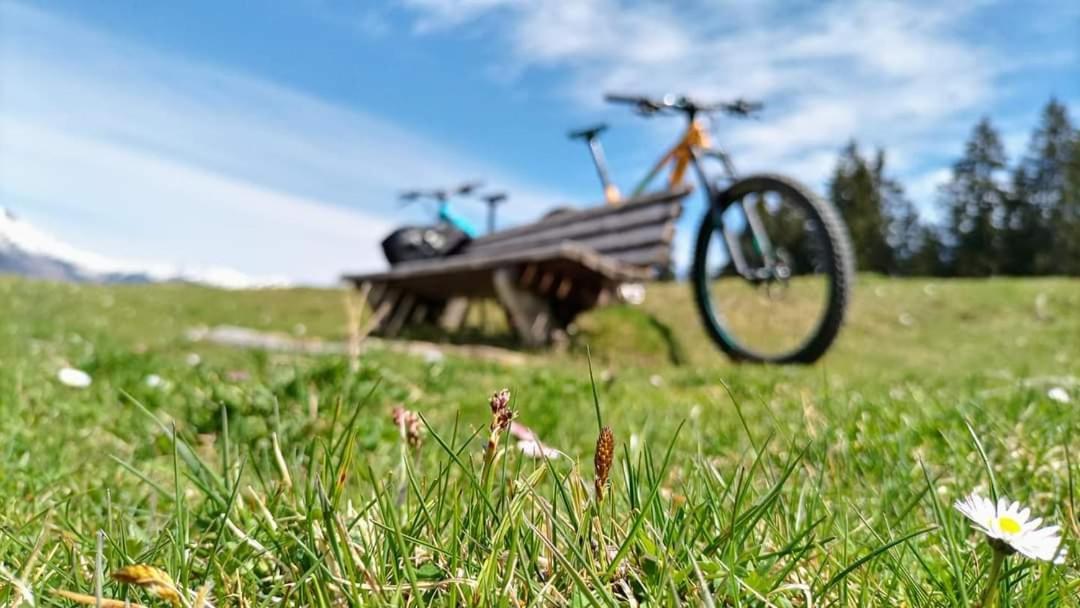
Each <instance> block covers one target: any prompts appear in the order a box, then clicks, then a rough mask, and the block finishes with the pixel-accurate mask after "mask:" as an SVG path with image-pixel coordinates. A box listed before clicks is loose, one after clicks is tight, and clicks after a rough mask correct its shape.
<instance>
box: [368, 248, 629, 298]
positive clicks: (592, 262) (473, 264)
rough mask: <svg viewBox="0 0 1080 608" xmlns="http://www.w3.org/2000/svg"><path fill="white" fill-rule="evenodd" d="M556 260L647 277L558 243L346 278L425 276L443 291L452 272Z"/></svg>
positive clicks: (621, 276)
mask: <svg viewBox="0 0 1080 608" xmlns="http://www.w3.org/2000/svg"><path fill="white" fill-rule="evenodd" d="M639 257H640V256H639ZM556 259H567V260H570V261H572V262H576V263H578V264H580V265H582V266H584V267H586V268H589V269H590V270H592V271H594V272H596V273H598V274H601V275H603V276H605V277H606V278H609V279H612V280H626V281H631V280H643V279H648V278H649V276H650V273H649V272H648V271H647V270H645V269H642V268H635V267H633V266H631V265H628V264H624V263H620V262H619V261H618V260H615V259H613V258H611V257H606V256H603V255H600V254H598V253H596V252H595V251H593V250H592V249H590V248H588V247H585V246H583V245H581V244H578V243H558V244H556V245H548V246H544V247H537V248H536V249H529V250H525V251H518V252H514V253H507V254H502V255H499V256H495V257H486V258H474V257H469V256H455V257H450V258H442V259H437V260H422V261H417V262H410V263H407V264H399V265H398V266H397V267H395V268H394V269H393V270H390V271H388V272H381V273H374V274H369V275H355V276H351V277H348V278H349V279H350V280H353V279H358V278H363V279H366V280H370V281H388V282H389V281H394V282H395V283H400V282H401V281H402V280H403V279H410V278H420V277H426V278H433V279H434V281H435V283H433V287H435V288H441V289H442V290H444V291H445V290H446V288H447V286H448V285H452V284H453V283H452V280H453V276H454V274H455V273H461V272H468V271H479V270H491V269H494V268H499V267H504V266H516V265H519V264H529V263H541V262H548V261H551V260H556Z"/></svg>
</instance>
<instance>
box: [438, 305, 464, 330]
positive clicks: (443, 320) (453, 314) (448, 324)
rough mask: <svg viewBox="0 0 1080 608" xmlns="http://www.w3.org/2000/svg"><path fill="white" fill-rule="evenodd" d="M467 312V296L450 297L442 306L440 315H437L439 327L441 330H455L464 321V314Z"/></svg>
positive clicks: (459, 327) (458, 328)
mask: <svg viewBox="0 0 1080 608" xmlns="http://www.w3.org/2000/svg"><path fill="white" fill-rule="evenodd" d="M468 313H469V299H468V298H460V297H459V298H450V299H449V300H448V301H447V302H446V306H445V307H443V313H442V316H441V317H439V327H441V328H442V329H443V331H448V332H451V333H452V332H456V331H458V330H460V329H461V325H462V324H463V323H465V316H466V315H468Z"/></svg>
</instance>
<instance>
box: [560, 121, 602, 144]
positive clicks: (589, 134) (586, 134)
mask: <svg viewBox="0 0 1080 608" xmlns="http://www.w3.org/2000/svg"><path fill="white" fill-rule="evenodd" d="M606 130H607V125H606V124H603V123H600V124H598V125H593V126H591V127H586V128H584V129H578V130H577V131H570V132H569V133H567V134H566V135H567V137H569V138H570V139H584V140H585V141H589V140H592V139H595V138H596V136H597V135H599V134H601V133H603V132H604V131H606Z"/></svg>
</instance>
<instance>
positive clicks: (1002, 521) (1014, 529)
mask: <svg viewBox="0 0 1080 608" xmlns="http://www.w3.org/2000/svg"><path fill="white" fill-rule="evenodd" d="M998 528H1001V531H1002V532H1005V533H1006V534H1016V533H1018V532H1020V522H1018V521H1016V520H1015V519H1013V518H1011V517H1009V516H1008V515H1002V516H1001V517H999V518H998Z"/></svg>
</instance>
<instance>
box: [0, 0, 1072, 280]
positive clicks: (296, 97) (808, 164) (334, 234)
mask: <svg viewBox="0 0 1080 608" xmlns="http://www.w3.org/2000/svg"><path fill="white" fill-rule="evenodd" d="M253 6H256V5H253V4H250V3H220V2H201V1H189V2H173V3H166V2H159V3H144V2H137V1H134V0H127V1H113V2H82V1H71V2H36V3H22V2H7V1H5V0H0V205H3V206H5V207H9V208H11V209H13V210H15V211H16V212H17V213H18V214H20V215H21V216H22V217H25V218H27V219H28V220H30V221H31V222H33V223H34V224H35V225H37V226H38V227H39V228H42V229H44V230H47V231H50V232H52V233H54V234H56V235H58V236H60V237H61V238H63V239H65V240H67V241H69V242H70V243H72V244H74V245H77V246H80V247H84V248H86V249H90V250H93V251H96V252H98V253H101V254H104V255H109V256H113V257H118V258H123V259H128V260H147V261H154V262H169V263H173V264H179V265H185V266H210V265H215V266H228V267H232V268H236V269H239V270H242V271H244V272H247V273H250V274H254V275H285V276H289V277H292V278H295V279H299V280H303V281H307V282H328V281H333V280H334V279H335V278H336V276H337V275H338V273H339V272H340V271H343V270H355V269H365V268H377V267H379V266H380V265H381V264H382V260H381V255H380V254H379V252H378V249H377V243H378V241H379V239H380V238H381V237H382V236H383V234H384V233H386V232H387V231H388V230H389V229H390V228H391V227H392V226H394V225H396V224H398V223H400V222H403V221H416V220H420V219H422V217H423V216H422V214H421V212H420V210H418V209H417V210H405V211H402V210H399V209H397V208H396V205H395V202H394V198H395V193H396V192H397V191H398V190H400V189H402V188H406V187H411V186H427V185H430V186H440V185H446V184H450V183H454V182H457V181H460V180H463V179H471V178H482V179H485V180H486V181H487V182H488V183H489V184H490V185H491V186H492V187H493V188H497V189H505V190H508V191H509V192H510V193H511V195H512V200H511V203H510V205H508V206H507V207H505V208H504V210H505V215H504V216H503V217H504V218H505V220H506V222H508V223H509V222H519V221H524V220H526V219H528V218H531V217H535V216H536V215H538V214H539V213H541V212H542V211H543V210H544V209H545V208H547V207H549V206H551V205H554V204H557V203H565V202H567V201H571V202H577V203H585V202H587V201H595V200H596V199H597V198H598V196H597V193H598V186H597V184H596V183H595V175H594V173H593V172H592V169H591V166H590V165H589V161H588V156H587V153H586V152H585V150H584V148H583V147H582V146H580V144H574V143H571V142H569V141H567V140H566V138H565V135H564V133H565V131H566V130H567V129H569V128H572V127H575V126H580V125H584V124H587V123H591V122H595V121H600V120H602V121H606V122H608V123H610V124H611V125H612V127H613V130H612V131H610V132H609V135H607V136H605V144H606V145H607V150H608V156H609V159H610V161H611V164H612V170H613V172H614V174H615V176H616V179H617V180H618V181H620V183H621V184H622V185H623V186H624V188H625V187H628V186H629V185H630V183H631V182H633V181H634V178H635V177H637V176H639V175H640V174H641V173H642V172H643V170H644V169H645V168H646V167H647V166H648V165H649V164H650V163H651V161H652V160H653V158H654V156H655V155H656V154H658V153H659V152H660V150H661V147H662V146H663V145H664V144H665V143H666V142H667V141H668V140H669V139H671V138H672V137H673V136H674V134H675V132H676V130H677V129H678V126H679V125H678V123H677V121H673V120H653V121H642V120H641V119H638V118H636V117H634V116H633V115H631V114H630V113H629V112H627V111H625V109H622V108H618V107H606V106H605V105H604V104H603V103H602V101H601V98H602V95H603V93H604V92H605V91H627V92H644V93H649V94H662V93H664V92H667V91H672V92H687V93H692V94H696V95H700V96H706V97H721V98H729V97H735V96H746V97H752V98H760V99H763V100H765V102H766V104H767V108H766V112H765V114H764V116H763V117H762V119H761V120H759V121H752V122H732V121H726V120H724V121H718V122H717V123H716V124H715V125H714V126H715V128H716V135H717V139H718V140H719V141H720V142H722V143H726V144H727V145H728V147H729V148H730V149H731V151H732V152H733V153H734V155H735V159H736V164H737V165H738V166H739V168H740V169H741V170H742V171H744V172H749V171H753V170H762V169H767V170H773V171H779V172H785V173H790V174H793V175H795V176H797V177H799V178H801V179H803V180H804V181H806V182H808V183H809V184H810V185H811V186H813V187H814V188H817V189H818V190H821V189H822V188H823V186H824V180H825V178H826V177H827V175H828V173H829V171H830V169H831V168H832V166H833V164H834V162H835V159H836V154H837V152H838V150H839V149H840V148H841V147H842V146H843V145H844V144H845V143H846V142H847V141H848V140H849V139H850V138H852V137H856V138H858V140H859V141H860V142H861V143H862V144H863V145H864V146H879V145H880V146H884V147H885V148H886V150H887V152H888V154H889V162H890V164H891V168H892V173H893V175H894V176H896V177H898V178H900V179H901V181H902V182H903V183H904V184H905V186H906V187H907V188H908V193H909V195H910V196H911V198H912V199H913V200H915V202H916V203H917V205H918V206H919V207H920V209H921V210H923V211H924V212H925V213H926V214H927V215H928V216H930V217H933V215H934V191H935V187H936V185H937V184H938V183H940V182H941V180H942V179H944V178H945V177H946V176H947V171H948V165H949V163H950V162H951V161H952V160H953V159H954V158H955V157H956V155H957V154H959V152H960V150H961V146H962V143H963V140H964V139H965V138H966V136H967V134H968V132H969V131H970V129H971V127H972V126H973V124H974V122H975V121H976V120H977V119H978V117H979V116H981V115H984V114H985V115H989V116H990V117H991V118H992V119H993V120H994V121H995V123H996V124H997V126H998V127H999V128H1000V130H1001V131H1002V135H1003V137H1004V138H1005V141H1006V144H1007V147H1008V150H1009V152H1010V154H1011V155H1012V156H1013V157H1015V156H1016V155H1018V154H1021V153H1022V152H1023V150H1024V147H1025V145H1026V141H1027V137H1028V135H1029V132H1030V130H1031V127H1032V125H1033V124H1034V122H1035V119H1036V116H1037V114H1038V111H1039V109H1040V108H1041V107H1042V105H1043V104H1044V103H1045V102H1046V100H1047V99H1048V98H1049V97H1050V96H1051V95H1056V96H1057V97H1058V98H1059V99H1061V100H1063V101H1064V102H1065V103H1066V104H1067V105H1068V106H1069V108H1070V111H1071V113H1072V115H1073V117H1074V119H1075V118H1076V117H1078V116H1080V67H1078V66H1080V4H1077V3H1075V2H1068V1H1061V2H1049V1H1045V0H1036V1H1033V2H1015V3H1008V2H1002V3H999V2H965V3H930V2H928V3H919V2H904V3H889V2H878V1H874V2H860V1H853V2H835V3H831V2H796V1H785V2H768V1H764V2H727V1H719V2H696V1H691V0H687V1H686V2H679V3H668V2H664V3H660V2H657V3H640V2H621V1H619V0H575V1H565V2H551V1H548V0H535V1H533V2H522V1H519V0H406V1H404V2H401V3H383V2H344V1H341V2H338V1H330V0H296V1H294V2H284V1H279V2H267V3H259V4H258V5H257V6H258V7H259V9H258V10H253V9H252V7H253ZM460 208H461V209H462V210H463V211H466V212H467V213H471V214H473V215H474V217H476V218H479V217H481V213H480V209H479V208H470V207H468V206H467V205H464V204H463V206H461V207H460ZM699 213H700V203H699V202H696V201H695V203H694V204H693V205H691V206H690V208H689V209H688V210H687V213H686V215H685V217H684V220H683V222H682V224H681V226H680V244H679V248H680V257H684V256H685V249H686V237H688V236H689V233H690V232H691V231H692V229H693V226H694V223H695V222H696V221H697V216H698V214H699Z"/></svg>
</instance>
